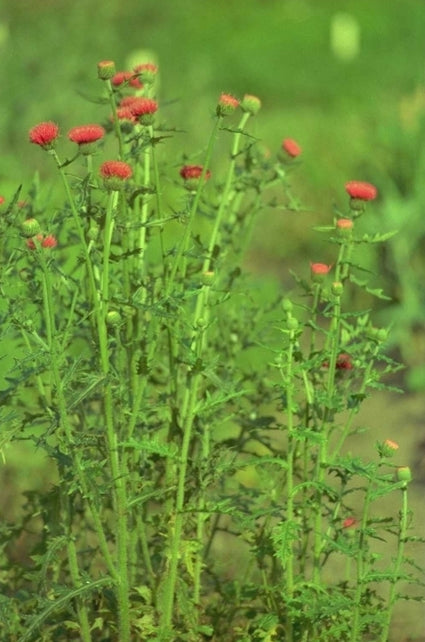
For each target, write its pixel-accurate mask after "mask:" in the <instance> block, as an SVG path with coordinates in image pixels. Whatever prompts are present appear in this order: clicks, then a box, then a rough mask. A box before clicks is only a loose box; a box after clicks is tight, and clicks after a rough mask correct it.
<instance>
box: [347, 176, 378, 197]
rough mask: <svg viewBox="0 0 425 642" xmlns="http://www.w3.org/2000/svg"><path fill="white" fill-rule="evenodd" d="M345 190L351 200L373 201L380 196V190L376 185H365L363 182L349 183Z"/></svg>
mask: <svg viewBox="0 0 425 642" xmlns="http://www.w3.org/2000/svg"><path fill="white" fill-rule="evenodd" d="M345 190H346V192H347V194H348V195H349V196H351V198H355V199H358V200H359V201H373V199H375V198H376V196H377V194H378V190H377V189H376V187H375V186H374V185H371V183H363V182H362V181H349V182H348V183H346V184H345Z"/></svg>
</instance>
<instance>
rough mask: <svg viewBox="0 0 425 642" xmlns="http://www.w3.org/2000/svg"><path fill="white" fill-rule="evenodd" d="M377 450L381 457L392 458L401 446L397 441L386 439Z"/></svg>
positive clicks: (378, 445) (379, 444)
mask: <svg viewBox="0 0 425 642" xmlns="http://www.w3.org/2000/svg"><path fill="white" fill-rule="evenodd" d="M377 448H378V453H379V456H380V457H392V456H393V455H394V454H395V453H396V451H397V450H398V449H399V448H400V446H399V445H398V443H397V442H396V441H393V440H392V439H386V440H385V441H384V442H383V443H378V444H377Z"/></svg>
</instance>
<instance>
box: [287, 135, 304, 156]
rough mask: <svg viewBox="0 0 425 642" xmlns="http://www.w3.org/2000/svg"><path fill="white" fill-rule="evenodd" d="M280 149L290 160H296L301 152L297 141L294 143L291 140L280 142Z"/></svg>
mask: <svg viewBox="0 0 425 642" xmlns="http://www.w3.org/2000/svg"><path fill="white" fill-rule="evenodd" d="M282 149H283V151H284V152H286V153H287V155H288V156H290V157H291V158H296V157H297V156H299V155H300V154H301V152H302V149H301V147H300V146H299V145H298V143H297V141H295V140H294V139H293V138H285V139H284V140H283V141H282Z"/></svg>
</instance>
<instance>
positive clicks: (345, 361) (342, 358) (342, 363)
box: [335, 352, 353, 370]
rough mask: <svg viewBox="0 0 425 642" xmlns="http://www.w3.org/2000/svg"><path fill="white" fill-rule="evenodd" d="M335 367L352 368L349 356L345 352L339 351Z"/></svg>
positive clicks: (340, 368) (339, 368)
mask: <svg viewBox="0 0 425 642" xmlns="http://www.w3.org/2000/svg"><path fill="white" fill-rule="evenodd" d="M335 368H336V369H337V370H352V369H353V364H352V363H351V357H350V355H349V354H347V353H346V352H341V354H339V355H338V356H337V359H336V363H335Z"/></svg>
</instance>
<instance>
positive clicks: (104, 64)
mask: <svg viewBox="0 0 425 642" xmlns="http://www.w3.org/2000/svg"><path fill="white" fill-rule="evenodd" d="M115 71H116V69H115V63H114V61H113V60H101V61H100V62H98V63H97V77H98V78H100V80H109V79H110V78H112V76H114V75H115Z"/></svg>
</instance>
